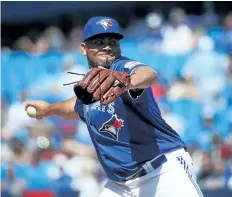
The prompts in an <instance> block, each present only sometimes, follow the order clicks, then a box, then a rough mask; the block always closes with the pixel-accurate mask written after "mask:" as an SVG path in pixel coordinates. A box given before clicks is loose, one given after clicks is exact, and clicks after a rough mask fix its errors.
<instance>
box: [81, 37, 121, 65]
mask: <svg viewBox="0 0 232 197" xmlns="http://www.w3.org/2000/svg"><path fill="white" fill-rule="evenodd" d="M81 50H82V54H83V55H85V56H87V60H88V63H89V67H90V68H96V67H99V66H101V67H104V68H109V67H110V66H111V64H112V63H113V61H114V60H116V59H117V58H119V57H120V56H121V49H120V43H119V38H117V37H115V36H114V35H107V36H106V35H100V36H96V37H93V38H91V39H88V40H87V41H85V43H82V44H81Z"/></svg>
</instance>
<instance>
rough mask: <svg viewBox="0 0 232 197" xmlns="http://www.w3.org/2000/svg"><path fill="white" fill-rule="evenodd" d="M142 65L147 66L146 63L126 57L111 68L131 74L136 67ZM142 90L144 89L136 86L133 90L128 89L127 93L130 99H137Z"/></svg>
mask: <svg viewBox="0 0 232 197" xmlns="http://www.w3.org/2000/svg"><path fill="white" fill-rule="evenodd" d="M143 66H147V65H146V64H144V63H141V62H139V61H135V60H130V59H127V60H124V61H122V62H121V63H120V64H117V65H115V67H114V68H113V70H116V71H120V72H126V73H128V74H131V73H132V72H133V71H134V70H135V69H136V68H138V67H143ZM143 92H144V89H140V88H136V89H133V90H129V91H128V94H129V96H130V99H137V98H139V97H140V96H141V95H142V93H143Z"/></svg>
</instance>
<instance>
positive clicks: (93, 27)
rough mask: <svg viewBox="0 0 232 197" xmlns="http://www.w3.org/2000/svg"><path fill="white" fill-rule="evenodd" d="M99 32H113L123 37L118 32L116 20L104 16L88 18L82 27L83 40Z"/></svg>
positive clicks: (99, 33)
mask: <svg viewBox="0 0 232 197" xmlns="http://www.w3.org/2000/svg"><path fill="white" fill-rule="evenodd" d="M101 34H115V35H116V36H118V37H119V38H120V39H123V35H122V34H121V33H120V32H119V25H118V22H117V21H116V20H115V19H113V18H110V17H104V16H99V17H93V18H91V19H89V20H88V22H87V23H86V25H85V27H84V32H83V40H84V41H85V40H87V39H89V38H91V37H94V36H96V35H101Z"/></svg>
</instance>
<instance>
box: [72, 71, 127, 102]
mask: <svg viewBox="0 0 232 197" xmlns="http://www.w3.org/2000/svg"><path fill="white" fill-rule="evenodd" d="M130 86H131V83H130V75H129V74H127V73H126V72H118V71H114V70H109V69H103V68H93V69H91V70H90V71H89V72H87V73H86V74H85V75H84V77H83V79H82V80H81V81H78V82H77V83H76V84H75V85H74V92H75V94H76V96H77V98H78V99H80V100H81V101H82V103H84V104H86V105H88V104H91V103H94V102H96V101H100V102H101V103H102V104H103V105H108V104H109V103H112V102H113V101H115V100H116V99H117V98H118V97H119V96H120V95H122V94H123V93H124V92H125V91H127V90H129V88H130Z"/></svg>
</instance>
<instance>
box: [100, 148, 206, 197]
mask: <svg viewBox="0 0 232 197" xmlns="http://www.w3.org/2000/svg"><path fill="white" fill-rule="evenodd" d="M165 156H166V158H167V162H165V163H164V164H163V165H161V166H160V167H158V168H157V169H154V171H152V172H150V173H148V174H147V175H145V176H142V177H140V178H135V179H133V180H129V181H126V182H123V183H117V182H114V181H112V180H108V182H107V183H106V184H105V186H104V189H103V191H102V193H101V194H100V197H203V194H202V192H201V190H200V188H199V186H198V185H197V183H196V177H195V173H194V170H193V163H192V159H191V157H190V155H189V153H187V152H185V150H184V149H183V148H181V149H178V150H175V151H173V152H170V153H167V154H165Z"/></svg>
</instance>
